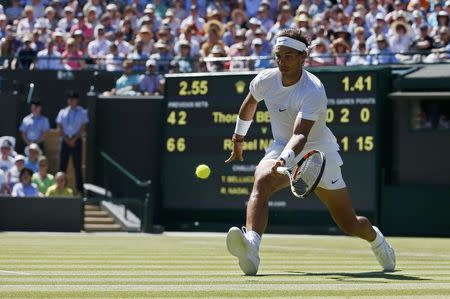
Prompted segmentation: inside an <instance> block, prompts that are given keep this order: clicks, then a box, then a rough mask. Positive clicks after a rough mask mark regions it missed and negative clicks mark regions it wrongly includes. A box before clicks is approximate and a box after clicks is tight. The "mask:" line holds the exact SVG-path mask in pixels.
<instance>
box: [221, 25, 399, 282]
mask: <svg viewBox="0 0 450 299" xmlns="http://www.w3.org/2000/svg"><path fill="white" fill-rule="evenodd" d="M307 50H308V41H307V39H306V38H305V37H303V36H302V35H301V32H300V31H299V30H297V29H286V30H283V31H282V32H281V33H280V34H279V35H278V37H277V39H276V44H275V58H276V62H277V65H278V68H272V69H266V70H263V71H261V72H260V73H259V74H258V75H257V76H256V77H255V78H254V79H253V80H252V81H251V83H250V92H249V93H248V95H247V97H246V98H245V100H244V102H243V103H242V105H241V107H240V110H239V117H238V119H237V123H236V129H235V131H234V134H233V137H232V140H233V142H234V147H233V151H232V152H231V155H230V157H229V158H228V159H227V160H226V161H225V162H226V163H230V162H233V161H235V160H240V161H242V160H243V141H244V137H245V135H246V133H247V131H248V129H249V127H250V124H251V122H252V118H253V116H254V114H255V111H256V107H257V105H258V102H260V101H262V100H264V101H265V104H266V106H267V109H268V111H269V114H270V122H271V127H272V133H273V139H274V141H273V143H272V145H271V146H270V147H269V148H267V150H266V155H265V156H264V158H263V159H262V160H261V161H260V163H259V164H258V166H257V168H256V171H255V181H254V184H253V189H252V192H251V194H250V198H249V201H248V205H247V219H246V227H243V228H242V230H240V229H239V228H237V227H232V228H230V230H229V232H228V235H227V248H228V251H229V252H230V253H231V254H232V255H234V256H236V257H237V258H238V259H239V266H240V267H241V270H242V271H243V272H244V273H245V274H246V275H255V274H256V273H257V272H258V267H259V263H260V259H259V245H260V242H261V236H262V234H263V233H264V231H265V229H266V226H267V221H268V211H269V206H268V202H269V197H270V196H271V194H273V193H274V192H276V191H278V190H280V189H282V188H285V187H287V186H289V180H288V178H287V176H285V175H280V174H278V173H277V172H276V168H277V167H279V166H285V167H292V166H294V165H295V164H296V163H297V162H298V161H299V160H300V158H301V157H302V156H303V155H304V154H305V153H307V152H308V151H310V150H312V149H316V150H320V151H322V152H323V153H325V156H326V159H327V160H326V165H325V170H324V173H323V176H322V179H321V180H320V182H319V184H318V186H317V188H316V190H315V193H316V194H317V196H318V197H319V198H320V200H321V201H322V202H323V203H324V204H325V206H326V207H327V208H328V211H329V213H330V214H331V216H332V218H333V220H334V221H335V222H336V224H337V225H338V226H339V228H340V229H341V230H342V231H343V232H344V233H346V234H348V235H351V236H357V237H359V238H361V239H364V240H366V241H368V242H369V244H370V246H371V248H372V251H373V253H374V254H375V257H376V258H377V260H378V262H379V263H380V265H381V267H382V268H383V270H384V271H393V270H394V269H395V253H394V250H393V249H392V247H391V246H390V245H389V244H388V242H387V241H386V240H385V238H384V236H383V234H382V233H381V232H380V230H379V229H378V228H377V227H375V226H372V224H371V223H370V221H369V220H368V219H367V218H366V217H363V216H357V215H355V212H354V210H353V208H352V204H351V201H350V196H349V193H348V191H347V188H346V185H345V182H344V179H343V178H342V174H341V166H342V164H343V162H342V160H341V157H340V155H339V153H338V151H339V145H338V143H337V141H336V137H334V135H333V133H332V132H331V131H330V130H329V129H328V127H327V126H326V111H327V96H326V94H325V89H324V87H323V85H322V83H321V82H320V80H319V79H318V78H317V77H316V76H314V75H313V74H311V73H310V72H308V71H306V70H304V69H303V64H304V62H305V59H306V58H307V56H308V53H307V52H308V51H307Z"/></svg>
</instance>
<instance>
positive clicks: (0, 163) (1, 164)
mask: <svg viewBox="0 0 450 299" xmlns="http://www.w3.org/2000/svg"><path fill="white" fill-rule="evenodd" d="M12 148H13V144H12V142H11V141H10V140H8V139H3V140H2V141H1V143H0V151H1V156H0V169H1V170H3V171H4V172H7V171H8V170H9V169H10V168H11V167H12V166H13V165H14V158H13V157H11V152H12Z"/></svg>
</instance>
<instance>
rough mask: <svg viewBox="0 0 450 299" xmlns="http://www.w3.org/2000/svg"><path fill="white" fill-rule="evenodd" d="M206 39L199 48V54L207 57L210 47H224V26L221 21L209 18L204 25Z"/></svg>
mask: <svg viewBox="0 0 450 299" xmlns="http://www.w3.org/2000/svg"><path fill="white" fill-rule="evenodd" d="M205 33H206V41H205V42H204V43H203V45H202V48H201V55H202V56H203V57H207V56H208V55H209V53H210V52H211V49H212V48H213V47H214V46H215V45H218V46H220V47H221V48H222V49H224V47H225V44H224V43H223V41H222V36H223V33H224V27H223V25H222V23H221V22H219V21H217V20H211V21H209V22H208V23H206V25H205Z"/></svg>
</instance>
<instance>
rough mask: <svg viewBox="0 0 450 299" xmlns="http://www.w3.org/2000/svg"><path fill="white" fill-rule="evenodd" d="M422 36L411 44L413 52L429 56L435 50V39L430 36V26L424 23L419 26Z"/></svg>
mask: <svg viewBox="0 0 450 299" xmlns="http://www.w3.org/2000/svg"><path fill="white" fill-rule="evenodd" d="M419 30H420V35H419V36H417V38H416V39H415V40H414V41H413V43H412V44H411V50H412V51H413V52H417V53H420V54H422V55H428V54H429V53H430V52H431V49H432V48H433V38H432V37H431V36H430V35H429V34H428V25H427V24H425V23H422V24H421V25H420V26H419Z"/></svg>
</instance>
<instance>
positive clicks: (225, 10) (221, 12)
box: [206, 0, 231, 21]
mask: <svg viewBox="0 0 450 299" xmlns="http://www.w3.org/2000/svg"><path fill="white" fill-rule="evenodd" d="M206 12H207V14H208V13H214V14H215V15H218V16H219V21H223V20H225V19H227V18H228V16H229V15H230V12H231V10H230V5H227V4H226V3H225V1H224V0H213V1H211V2H209V4H208V7H207V8H206Z"/></svg>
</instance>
